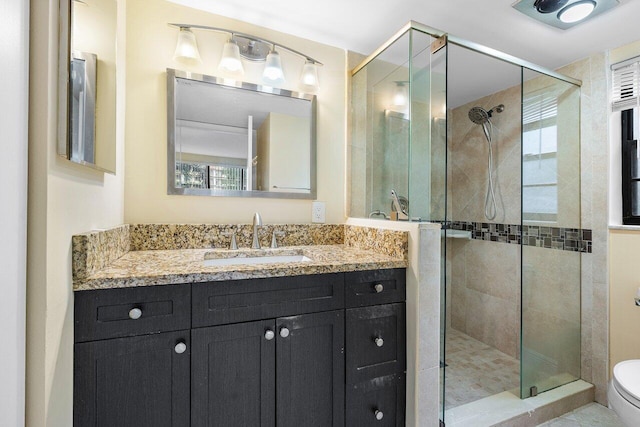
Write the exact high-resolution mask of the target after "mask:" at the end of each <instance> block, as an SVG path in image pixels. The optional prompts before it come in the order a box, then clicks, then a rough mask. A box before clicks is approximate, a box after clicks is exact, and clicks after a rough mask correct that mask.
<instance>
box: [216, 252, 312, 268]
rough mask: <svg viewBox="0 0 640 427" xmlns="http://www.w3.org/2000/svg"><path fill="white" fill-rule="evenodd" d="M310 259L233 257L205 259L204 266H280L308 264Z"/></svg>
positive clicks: (286, 256)
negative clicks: (293, 263) (289, 263)
mask: <svg viewBox="0 0 640 427" xmlns="http://www.w3.org/2000/svg"><path fill="white" fill-rule="evenodd" d="M309 261H311V258H308V257H306V256H304V255H267V256H253V257H233V258H215V259H205V260H204V265H205V266H207V267H213V266H220V265H240V264H250V265H255V264H281V263H288V262H309Z"/></svg>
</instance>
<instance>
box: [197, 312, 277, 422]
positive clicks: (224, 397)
mask: <svg viewBox="0 0 640 427" xmlns="http://www.w3.org/2000/svg"><path fill="white" fill-rule="evenodd" d="M191 333H192V342H193V350H192V364H191V396H192V399H191V423H192V425H193V427H204V426H207V427H213V426H221V427H222V426H224V427H236V426H237V427H240V426H243V427H258V426H263V427H264V426H268V427H273V426H275V413H274V411H275V350H276V339H275V321H274V320H265V321H259V322H251V323H240V324H235V325H225V326H216V327H210V328H200V329H193V330H192V331H191Z"/></svg>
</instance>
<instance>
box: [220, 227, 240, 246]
mask: <svg viewBox="0 0 640 427" xmlns="http://www.w3.org/2000/svg"><path fill="white" fill-rule="evenodd" d="M222 235H223V236H225V237H229V236H231V241H230V242H229V249H232V250H236V249H238V241H237V240H236V232H235V231H227V232H224V233H222Z"/></svg>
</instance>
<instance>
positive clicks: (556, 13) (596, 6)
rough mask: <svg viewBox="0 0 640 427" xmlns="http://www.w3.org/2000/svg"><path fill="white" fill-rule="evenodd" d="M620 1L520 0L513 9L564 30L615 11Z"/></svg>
mask: <svg viewBox="0 0 640 427" xmlns="http://www.w3.org/2000/svg"><path fill="white" fill-rule="evenodd" d="M618 4H620V0H518V1H517V2H515V3H514V4H513V8H514V9H516V10H518V11H520V12H522V13H524V14H525V15H527V16H529V17H531V18H533V19H536V20H538V21H540V22H543V23H545V24H547V25H551V26H553V27H556V28H560V29H562V30H566V29H569V28H571V27H573V26H574V25H578V24H580V23H582V22H585V21H586V20H587V18H589V19H590V18H593V17H595V16H597V15H600V14H601V13H604V12H606V11H608V10H611V9H613V8H614V7H616V6H617V5H618Z"/></svg>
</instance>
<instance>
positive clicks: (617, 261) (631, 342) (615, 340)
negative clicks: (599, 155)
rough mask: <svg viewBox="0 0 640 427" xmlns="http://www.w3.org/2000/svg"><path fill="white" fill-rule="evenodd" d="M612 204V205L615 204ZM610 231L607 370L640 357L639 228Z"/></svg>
mask: <svg viewBox="0 0 640 427" xmlns="http://www.w3.org/2000/svg"><path fill="white" fill-rule="evenodd" d="M639 55H640V41H637V42H634V43H631V44H628V45H626V46H622V47H619V48H617V49H614V50H612V51H611V52H610V56H609V59H610V63H612V64H614V63H616V62H620V61H625V60H627V59H630V58H633V57H636V56H639ZM610 123H611V133H610V135H611V136H610V138H611V141H610V143H611V154H612V163H611V178H610V179H611V181H612V185H613V184H616V185H617V187H616V188H617V189H619V188H620V184H619V182H620V181H619V178H618V177H619V176H620V175H619V174H620V163H619V162H620V156H619V155H617V156H616V154H617V152H619V150H620V138H621V136H620V113H613V114H611V121H610ZM621 203H622V201H621V198H620V197H615V198H612V200H611V201H610V204H611V205H612V206H611V207H610V212H612V213H614V212H615V217H614V216H613V215H612V216H611V217H610V218H609V222H610V224H620V223H621V215H622V209H621V207H620V205H621ZM614 205H615V206H614ZM625 228H626V229H624V230H622V229H619V230H610V232H609V260H610V262H609V313H610V317H609V332H610V343H609V372H611V370H612V369H613V367H614V366H615V364H616V363H618V362H620V361H622V360H627V359H640V337H639V336H638V334H637V333H636V331H635V329H634V327H635V326H636V325H638V324H640V307H637V306H635V305H634V303H633V298H634V296H635V295H636V291H637V289H638V287H640V280H638V274H637V272H636V271H635V270H634V268H633V267H634V265H635V262H637V261H636V258H637V254H638V253H639V251H640V228H638V227H625Z"/></svg>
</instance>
